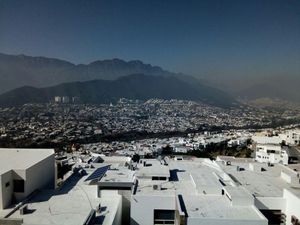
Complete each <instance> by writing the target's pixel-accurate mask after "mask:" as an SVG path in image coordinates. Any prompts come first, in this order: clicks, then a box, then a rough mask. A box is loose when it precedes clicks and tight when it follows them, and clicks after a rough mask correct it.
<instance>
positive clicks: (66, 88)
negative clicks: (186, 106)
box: [0, 74, 236, 107]
mask: <svg viewBox="0 0 300 225" xmlns="http://www.w3.org/2000/svg"><path fill="white" fill-rule="evenodd" d="M55 96H74V97H79V98H80V100H81V102H82V103H90V104H102V103H110V102H116V101H117V100H119V99H120V98H129V99H140V100H147V99H150V98H160V99H167V100H168V99H182V100H193V101H200V102H204V103H207V104H211V105H215V106H220V107H229V106H233V105H234V104H235V103H236V102H235V100H234V99H233V98H232V97H231V96H229V95H227V94H226V93H224V92H222V91H220V90H217V89H214V88H211V87H208V86H205V85H202V84H201V83H193V82H192V81H183V80H180V79H178V78H177V77H175V76H152V75H145V74H131V75H127V76H123V77H120V78H118V79H116V80H90V81H76V82H69V83H63V84H59V85H56V86H51V87H46V88H35V87H31V86H24V87H21V88H17V89H14V90H12V91H9V92H6V93H4V94H2V95H0V106H16V105H22V104H26V103H46V102H49V101H50V100H53V99H54V97H55Z"/></svg>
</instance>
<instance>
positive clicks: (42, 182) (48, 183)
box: [25, 155, 55, 196]
mask: <svg viewBox="0 0 300 225" xmlns="http://www.w3.org/2000/svg"><path fill="white" fill-rule="evenodd" d="M43 188H51V189H52V188H55V158H54V155H51V156H49V157H47V158H46V159H44V160H42V161H40V162H39V163H37V164H35V165H34V166H32V167H30V168H28V169H27V170H26V181H25V195H26V196H27V195H29V194H31V193H32V192H33V191H35V190H37V189H43Z"/></svg>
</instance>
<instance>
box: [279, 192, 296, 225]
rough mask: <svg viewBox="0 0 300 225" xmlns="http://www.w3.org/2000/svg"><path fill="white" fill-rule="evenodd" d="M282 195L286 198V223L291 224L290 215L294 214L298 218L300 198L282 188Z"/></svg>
mask: <svg viewBox="0 0 300 225" xmlns="http://www.w3.org/2000/svg"><path fill="white" fill-rule="evenodd" d="M283 197H284V198H285V199H286V211H285V212H284V213H285V215H286V224H287V225H291V224H292V223H291V217H292V216H296V217H297V218H298V219H299V220H300V198H299V197H297V196H296V195H294V194H293V193H292V192H290V191H288V190H286V189H284V191H283Z"/></svg>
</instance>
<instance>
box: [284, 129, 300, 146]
mask: <svg viewBox="0 0 300 225" xmlns="http://www.w3.org/2000/svg"><path fill="white" fill-rule="evenodd" d="M279 137H280V139H281V140H282V141H284V142H285V143H286V144H287V145H299V144H300V130H299V129H298V130H288V131H286V132H285V133H282V134H279Z"/></svg>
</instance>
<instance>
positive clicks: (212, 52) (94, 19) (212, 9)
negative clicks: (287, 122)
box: [0, 0, 300, 77]
mask: <svg viewBox="0 0 300 225" xmlns="http://www.w3.org/2000/svg"><path fill="white" fill-rule="evenodd" d="M0 52H2V53H7V54H25V55H31V56H46V57H54V58H60V59H65V60H68V61H70V62H73V63H76V64H77V63H90V62H92V61H95V60H101V59H111V58H121V59H124V60H137V59H138V60H142V61H143V62H145V63H151V64H153V65H158V66H161V67H163V68H165V69H167V70H170V71H173V72H183V73H187V74H191V75H195V76H217V75H222V76H224V77H226V76H236V77H241V76H255V75H256V76H260V75H270V76H275V75H278V74H288V75H294V76H300V74H299V73H300V1H299V0H202V1H201V0H190V1H189V0H148V1H146V0H107V1H104V0H48V1H46V0H0Z"/></svg>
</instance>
